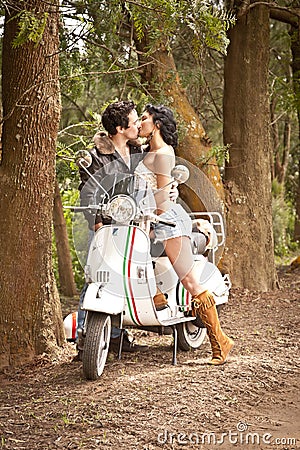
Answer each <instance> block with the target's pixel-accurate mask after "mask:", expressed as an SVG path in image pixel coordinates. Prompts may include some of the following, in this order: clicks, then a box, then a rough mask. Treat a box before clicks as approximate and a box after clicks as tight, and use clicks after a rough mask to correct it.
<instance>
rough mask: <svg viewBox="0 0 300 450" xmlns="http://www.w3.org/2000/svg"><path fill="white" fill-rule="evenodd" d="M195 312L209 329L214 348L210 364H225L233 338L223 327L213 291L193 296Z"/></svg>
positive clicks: (212, 347)
mask: <svg viewBox="0 0 300 450" xmlns="http://www.w3.org/2000/svg"><path fill="white" fill-rule="evenodd" d="M193 313H194V314H196V315H199V317H200V318H201V320H202V322H203V324H204V325H205V327H206V329H207V334H208V337H209V340H210V344H211V349H212V359H211V360H210V361H209V364H213V365H221V364H224V362H225V361H226V358H227V356H228V354H229V352H230V350H231V348H232V347H233V340H232V339H230V337H228V336H227V335H226V334H225V333H224V332H223V331H222V329H221V325H220V321H219V317H218V312H217V308H216V304H215V300H214V298H213V296H212V294H211V293H209V292H208V291H204V292H201V294H198V295H196V296H195V297H193Z"/></svg>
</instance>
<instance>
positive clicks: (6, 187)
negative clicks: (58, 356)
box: [0, 0, 300, 366]
mask: <svg viewBox="0 0 300 450" xmlns="http://www.w3.org/2000/svg"><path fill="white" fill-rule="evenodd" d="M1 5H2V14H3V18H4V27H3V39H2V110H3V113H2V154H1V166H0V177H1V178H0V186H1V191H0V192H1V204H0V239H1V242H0V244H1V245H0V257H1V261H2V263H3V267H5V270H3V271H2V272H1V279H0V283H1V305H2V311H3V314H2V316H1V317H0V331H1V333H2V336H3V340H2V342H1V346H0V354H1V359H0V366H5V365H8V364H19V363H20V362H24V361H27V360H31V359H32V358H33V357H34V356H35V355H37V354H41V353H43V352H45V351H46V352H50V351H53V350H54V349H55V348H56V347H57V346H60V345H63V342H64V333H63V327H62V318H61V310H60V299H59V294H58V292H57V286H58V289H59V291H60V293H61V294H62V295H67V296H73V295H78V290H80V288H81V286H82V283H83V278H82V267H81V265H80V263H79V261H78V258H77V255H76V252H75V249H74V248H73V247H72V242H73V238H72V223H71V216H70V215H69V214H67V213H64V214H63V213H62V212H63V209H62V204H71V203H74V202H75V201H76V198H77V196H78V192H77V189H78V184H79V179H78V173H77V169H76V167H75V165H74V164H72V162H70V161H69V159H70V158H71V157H72V156H73V155H74V154H75V152H76V151H77V150H79V149H82V148H90V147H91V146H92V137H93V135H94V133H95V132H96V131H98V129H99V128H100V127H101V112H102V111H103V109H104V108H105V106H106V105H107V104H108V103H109V102H111V101H113V100H116V99H132V100H134V101H135V103H136V104H137V108H138V110H139V111H141V110H142V107H143V106H144V105H145V104H146V103H147V102H152V103H165V104H168V105H169V106H170V107H171V108H173V109H174V111H175V113H176V116H177V120H178V123H179V127H180V146H179V149H178V156H180V157H182V158H184V159H186V160H187V161H189V162H190V163H191V164H193V165H194V166H196V167H197V168H199V170H201V172H203V173H204V174H205V177H204V178H203V180H204V181H203V182H201V183H200V184H199V186H197V187H196V189H195V190H194V192H191V190H189V188H186V189H182V191H181V196H182V198H183V199H185V200H186V202H187V204H189V206H190V207H191V209H194V210H195V209H198V208H199V207H201V208H203V209H204V210H209V209H212V208H213V209H218V210H220V211H221V212H222V213H223V214H224V217H225V218H226V225H227V229H226V231H227V242H226V247H225V248H224V252H223V257H222V262H221V264H222V268H223V269H224V270H228V272H229V273H230V276H231V279H232V282H233V285H234V286H236V287H242V288H249V289H257V290H261V291H268V290H273V289H276V286H277V276H276V266H275V263H276V261H279V259H276V258H282V257H290V255H291V252H294V254H296V255H297V249H298V248H299V239H300V224H299V217H300V206H299V205H300V188H299V186H300V184H299V154H300V149H299V118H300V114H299V111H300V81H299V80H300V39H299V2H297V1H295V2H292V3H287V2H284V1H282V2H276V3H271V2H270V3H269V2H242V3H240V2H237V1H235V2H232V3H230V4H228V5H221V4H218V3H215V4H213V3H209V4H208V3H205V2H198V1H193V2H190V1H189V2H188V1H164V0H160V1H159V0H151V1H147V2H144V1H129V2H122V1H116V0H113V1H92V0H90V1H88V0H87V1H75V2H69V1H65V2H62V3H61V4H59V2H56V1H53V2H43V1H41V0H32V1H22V2H14V1H8V2H1ZM225 6H226V7H225ZM55 180H56V181H55ZM207 180H209V182H208V181H207ZM211 185H213V186H214V189H215V191H214V192H217V196H216V195H215V193H213V194H211ZM54 187H56V188H55V190H54ZM54 192H55V195H54ZM194 194H195V195H194ZM53 201H54V213H53ZM52 218H53V219H52ZM52 225H54V233H53V234H52ZM66 225H67V226H66ZM52 235H55V239H53V240H52ZM69 245H71V249H69ZM12 255H13V256H12ZM69 255H71V259H69V258H68V256H69ZM66 258H67V259H66ZM53 268H54V272H55V274H56V280H55V279H54V277H53ZM73 275H74V276H73Z"/></svg>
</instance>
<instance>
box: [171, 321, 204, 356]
mask: <svg viewBox="0 0 300 450" xmlns="http://www.w3.org/2000/svg"><path fill="white" fill-rule="evenodd" d="M205 336H206V328H203V327H201V326H200V327H199V326H197V324H194V321H192V322H183V323H179V324H178V325H177V337H178V347H179V348H180V350H183V351H185V352H188V351H189V350H196V349H197V348H199V347H200V346H201V345H202V343H203V341H204V339H205Z"/></svg>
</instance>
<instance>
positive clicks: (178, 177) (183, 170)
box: [171, 164, 190, 184]
mask: <svg viewBox="0 0 300 450" xmlns="http://www.w3.org/2000/svg"><path fill="white" fill-rule="evenodd" d="M171 175H172V177H173V178H174V180H175V181H177V183H178V184H181V183H185V182H186V181H187V180H188V179H189V176H190V171H189V169H188V168H187V167H186V166H183V165H182V164H178V165H177V166H175V167H174V169H173V170H172V172H171Z"/></svg>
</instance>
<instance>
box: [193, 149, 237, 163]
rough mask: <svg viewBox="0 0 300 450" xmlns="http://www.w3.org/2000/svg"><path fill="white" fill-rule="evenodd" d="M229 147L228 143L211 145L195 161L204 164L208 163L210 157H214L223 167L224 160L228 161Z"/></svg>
mask: <svg viewBox="0 0 300 450" xmlns="http://www.w3.org/2000/svg"><path fill="white" fill-rule="evenodd" d="M229 149H230V144H227V145H217V146H213V147H212V148H211V151H210V152H209V153H208V154H207V155H205V157H199V158H198V160H197V163H198V164H200V165H202V166H205V165H209V164H210V161H211V160H212V159H215V160H216V161H217V164H218V166H219V167H223V166H224V164H225V162H229Z"/></svg>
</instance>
